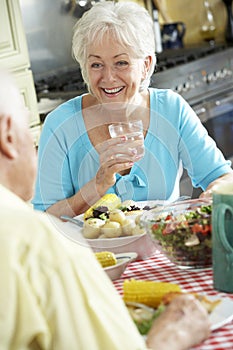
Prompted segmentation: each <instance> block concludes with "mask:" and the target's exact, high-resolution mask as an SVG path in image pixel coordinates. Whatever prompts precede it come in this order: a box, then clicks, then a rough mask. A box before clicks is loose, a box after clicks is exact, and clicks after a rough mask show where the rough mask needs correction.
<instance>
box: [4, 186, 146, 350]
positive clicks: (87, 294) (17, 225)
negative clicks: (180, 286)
mask: <svg viewBox="0 0 233 350" xmlns="http://www.w3.org/2000/svg"><path fill="white" fill-rule="evenodd" d="M51 220H52V221H53V220H56V219H55V218H54V219H53V218H52V219H51V217H49V216H48V215H46V214H44V213H39V212H38V213H37V212H35V211H33V209H32V208H31V207H30V206H29V205H28V204H26V203H24V202H23V201H22V200H21V199H19V198H18V197H17V196H15V195H14V194H13V193H11V192H10V191H8V190H7V189H6V188H4V187H3V186H1V185H0V276H1V287H0V350H24V349H46V350H53V349H54V350H118V349H119V350H131V349H132V350H141V349H146V345H145V343H144V340H143V338H142V337H141V336H140V335H139V333H138V331H137V329H136V327H135V325H134V324H133V322H132V321H131V319H130V316H129V314H128V312H127V310H126V308H125V307H124V303H123V301H122V299H121V297H120V296H119V295H118V293H117V291H116V290H115V288H114V286H113V284H112V282H111V281H110V280H109V279H108V277H107V275H105V273H104V272H103V271H102V268H101V267H100V265H99V264H98V262H97V261H96V259H95V257H94V254H93V253H92V251H91V250H90V249H89V248H87V247H84V246H81V245H78V244H75V243H73V242H71V241H70V240H68V239H67V238H66V237H64V236H62V235H61V234H60V233H59V232H58V231H57V230H55V226H54V222H51Z"/></svg>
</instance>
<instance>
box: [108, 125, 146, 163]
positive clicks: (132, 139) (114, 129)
mask: <svg viewBox="0 0 233 350" xmlns="http://www.w3.org/2000/svg"><path fill="white" fill-rule="evenodd" d="M108 129H109V133H110V136H111V137H112V138H115V137H119V136H125V137H126V141H127V143H126V145H127V146H128V147H129V148H131V149H134V150H135V153H136V155H137V157H142V156H143V155H144V153H145V148H144V135H143V123H142V120H134V121H129V122H119V123H114V124H111V125H109V127H108Z"/></svg>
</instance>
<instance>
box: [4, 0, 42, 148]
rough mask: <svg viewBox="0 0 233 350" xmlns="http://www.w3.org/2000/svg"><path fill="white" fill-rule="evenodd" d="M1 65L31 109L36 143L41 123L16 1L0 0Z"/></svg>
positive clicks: (36, 142)
mask: <svg viewBox="0 0 233 350" xmlns="http://www.w3.org/2000/svg"><path fill="white" fill-rule="evenodd" d="M0 8H1V11H0V23H1V24H0V66H1V68H4V69H7V70H8V71H10V72H11V73H12V74H13V75H14V78H15V82H16V84H17V86H18V88H19V90H20V92H21V94H22V95H23V98H24V101H25V104H26V106H27V107H28V108H29V110H30V111H31V118H30V122H29V123H30V125H29V126H30V129H31V131H32V135H33V138H34V142H35V144H38V140H39V136H40V131H41V123H40V117H39V113H38V107H37V98H36V92H35V86H34V80H33V75H32V72H31V70H30V60H29V54H28V47H27V41H26V36H25V32H24V27H23V22H22V16H21V10H20V5H19V1H18V0H0Z"/></svg>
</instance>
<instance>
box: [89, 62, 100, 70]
mask: <svg viewBox="0 0 233 350" xmlns="http://www.w3.org/2000/svg"><path fill="white" fill-rule="evenodd" d="M101 67H102V64H101V63H92V64H91V68H95V69H98V68H101Z"/></svg>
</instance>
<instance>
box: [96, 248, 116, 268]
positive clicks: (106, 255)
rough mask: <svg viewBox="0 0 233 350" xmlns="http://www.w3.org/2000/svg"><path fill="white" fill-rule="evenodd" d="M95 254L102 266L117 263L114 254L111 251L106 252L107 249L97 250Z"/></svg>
mask: <svg viewBox="0 0 233 350" xmlns="http://www.w3.org/2000/svg"><path fill="white" fill-rule="evenodd" d="M95 256H96V258H97V260H98V261H99V263H100V265H101V266H102V267H103V268H105V267H108V266H114V265H116V264H117V259H116V256H115V254H114V253H112V252H108V251H103V252H97V253H95Z"/></svg>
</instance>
